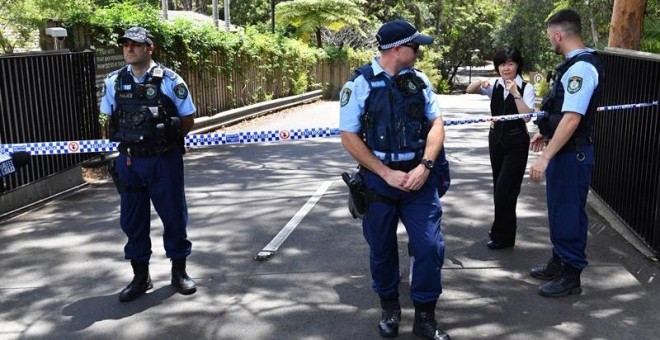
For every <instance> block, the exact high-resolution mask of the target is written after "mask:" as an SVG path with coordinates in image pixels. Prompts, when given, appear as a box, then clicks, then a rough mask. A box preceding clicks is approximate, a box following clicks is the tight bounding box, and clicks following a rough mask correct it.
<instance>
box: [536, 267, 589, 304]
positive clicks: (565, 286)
mask: <svg viewBox="0 0 660 340" xmlns="http://www.w3.org/2000/svg"><path fill="white" fill-rule="evenodd" d="M580 272H581V270H580V269H577V268H574V267H572V266H571V265H569V264H567V263H563V266H562V270H561V271H560V272H559V274H557V276H555V278H554V279H553V280H552V281H550V282H546V283H544V284H542V285H541V286H539V294H541V295H542V296H545V297H561V296H566V295H571V294H581V293H582V288H581V287H580Z"/></svg>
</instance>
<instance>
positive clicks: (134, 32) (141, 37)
mask: <svg viewBox="0 0 660 340" xmlns="http://www.w3.org/2000/svg"><path fill="white" fill-rule="evenodd" d="M153 39H154V36H153V35H151V33H149V31H147V29H146V28H144V27H131V28H129V29H127V30H126V32H124V35H123V36H122V37H121V38H119V39H117V42H118V43H120V44H123V43H125V42H126V41H127V40H131V41H134V42H136V43H140V44H147V45H153V44H154V42H153Z"/></svg>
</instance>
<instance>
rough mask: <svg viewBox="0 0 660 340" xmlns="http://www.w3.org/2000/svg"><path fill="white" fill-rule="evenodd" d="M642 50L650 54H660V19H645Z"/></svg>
mask: <svg viewBox="0 0 660 340" xmlns="http://www.w3.org/2000/svg"><path fill="white" fill-rule="evenodd" d="M659 12H660V10H659ZM659 14H660V13H659ZM640 50H642V51H645V52H650V53H660V19H658V17H653V18H651V17H648V16H647V17H646V18H645V19H644V35H643V37H642V41H641V48H640Z"/></svg>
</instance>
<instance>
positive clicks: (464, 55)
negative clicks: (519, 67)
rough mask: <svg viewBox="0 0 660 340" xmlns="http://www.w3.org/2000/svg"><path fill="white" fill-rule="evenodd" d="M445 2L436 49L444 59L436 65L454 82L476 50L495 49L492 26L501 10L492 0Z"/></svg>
mask: <svg viewBox="0 0 660 340" xmlns="http://www.w3.org/2000/svg"><path fill="white" fill-rule="evenodd" d="M442 3H443V8H442V11H441V12H442V17H441V19H440V20H439V23H438V25H437V28H438V32H437V33H436V42H435V43H434V46H437V48H438V51H439V52H440V54H441V56H442V58H441V59H440V61H439V62H438V64H437V66H438V68H439V69H440V74H441V75H442V77H443V78H444V79H447V80H448V81H449V83H453V80H454V77H455V75H456V71H457V70H458V67H460V66H464V65H467V64H468V62H469V61H470V60H471V58H472V54H473V50H475V49H478V50H480V51H490V50H492V49H493V47H492V39H491V36H490V33H491V32H492V31H493V29H494V26H493V24H492V23H494V22H496V21H497V18H498V17H499V15H500V8H499V7H498V6H496V3H493V2H492V1H490V0H476V1H461V0H448V1H443V2H442ZM436 11H437V9H436Z"/></svg>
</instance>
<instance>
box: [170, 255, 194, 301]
mask: <svg viewBox="0 0 660 340" xmlns="http://www.w3.org/2000/svg"><path fill="white" fill-rule="evenodd" d="M172 286H174V288H176V289H177V290H178V291H179V293H181V294H183V295H190V294H193V293H195V292H196V291H197V286H196V285H195V281H193V280H192V279H191V278H190V276H188V274H187V273H186V258H185V257H184V258H182V259H176V260H174V259H173V260H172Z"/></svg>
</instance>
